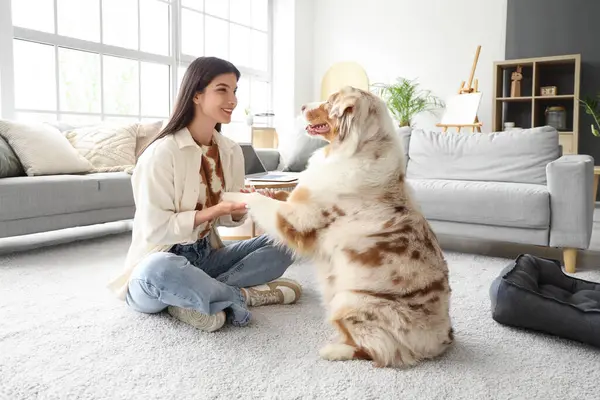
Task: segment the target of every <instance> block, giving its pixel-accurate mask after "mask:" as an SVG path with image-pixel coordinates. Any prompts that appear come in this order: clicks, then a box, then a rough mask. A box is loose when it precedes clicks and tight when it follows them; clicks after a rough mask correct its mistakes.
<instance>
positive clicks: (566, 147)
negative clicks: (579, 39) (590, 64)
mask: <svg viewBox="0 0 600 400" xmlns="http://www.w3.org/2000/svg"><path fill="white" fill-rule="evenodd" d="M518 67H521V73H522V80H521V81H520V84H521V93H520V96H518V97H511V90H510V88H511V75H512V73H513V72H515V71H516V70H517V68H518ZM580 74H581V56H580V55H579V54H573V55H564V56H554V57H537V58H524V59H515V60H506V61H497V62H495V63H494V107H493V121H492V124H493V130H494V131H500V130H503V129H504V123H505V122H513V123H514V124H515V126H516V127H519V128H525V129H527V128H532V127H539V126H544V125H548V124H550V125H552V126H554V127H556V128H557V130H558V131H559V134H560V136H559V141H560V144H561V145H562V148H563V153H564V154H577V153H578V143H579V86H580ZM548 87H554V88H553V89H546V88H548ZM550 93H556V94H550ZM557 107H558V114H560V113H563V112H564V113H565V114H566V117H565V118H564V126H557V125H556V124H555V123H554V122H552V120H551V121H548V120H547V112H549V113H550V114H552V113H555V112H556V110H557ZM550 116H551V117H552V115H550Z"/></svg>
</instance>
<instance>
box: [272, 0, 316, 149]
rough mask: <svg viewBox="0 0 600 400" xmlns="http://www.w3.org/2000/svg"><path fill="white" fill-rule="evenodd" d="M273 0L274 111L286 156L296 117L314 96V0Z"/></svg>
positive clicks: (276, 125) (291, 140) (281, 145)
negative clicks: (303, 105)
mask: <svg viewBox="0 0 600 400" xmlns="http://www.w3.org/2000/svg"><path fill="white" fill-rule="evenodd" d="M272 1H273V112H274V113H275V118H274V120H275V128H276V129H277V133H278V134H279V142H280V150H281V151H282V153H284V154H283V156H284V157H285V156H286V155H287V154H286V152H287V151H288V150H289V149H290V146H291V145H293V137H294V135H293V131H294V122H295V119H296V117H297V116H298V115H299V114H300V107H301V106H302V104H304V103H307V102H310V101H312V100H313V94H312V87H313V81H314V79H313V62H312V54H313V51H314V49H313V34H312V33H313V30H312V26H313V20H314V13H315V8H314V4H315V3H314V0H272Z"/></svg>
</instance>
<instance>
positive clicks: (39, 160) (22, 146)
mask: <svg viewBox="0 0 600 400" xmlns="http://www.w3.org/2000/svg"><path fill="white" fill-rule="evenodd" d="M0 136H2V137H3V138H4V139H5V140H6V141H7V142H8V144H9V145H10V147H11V148H12V149H13V151H14V152H15V154H16V155H17V157H18V158H19V161H21V164H22V165H23V169H24V170H25V173H26V174H27V175H28V176H35V175H59V174H78V173H86V172H89V171H90V170H91V169H92V165H91V164H90V162H89V161H88V160H86V159H85V158H84V157H82V156H81V155H79V153H78V152H77V150H75V149H74V148H73V146H71V144H70V143H69V141H68V140H67V139H66V138H65V137H64V136H63V135H62V133H61V132H60V131H59V130H58V129H56V128H54V127H52V126H50V125H47V124H42V123H34V122H27V123H25V122H16V121H7V120H0Z"/></svg>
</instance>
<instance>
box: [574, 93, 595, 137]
mask: <svg viewBox="0 0 600 400" xmlns="http://www.w3.org/2000/svg"><path fill="white" fill-rule="evenodd" d="M596 97H597V98H596V99H592V98H590V97H586V98H585V100H581V99H579V101H580V102H581V105H582V106H583V108H584V109H585V113H586V114H589V115H591V116H592V118H594V122H595V123H596V126H598V128H600V104H598V100H599V99H600V94H598V95H597V96H596ZM591 128H592V135H594V136H600V132H599V131H598V128H596V127H595V126H594V124H592V125H591Z"/></svg>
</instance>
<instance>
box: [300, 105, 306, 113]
mask: <svg viewBox="0 0 600 400" xmlns="http://www.w3.org/2000/svg"><path fill="white" fill-rule="evenodd" d="M304 110H306V104H303V105H302V107H301V108H300V111H302V112H304Z"/></svg>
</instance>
